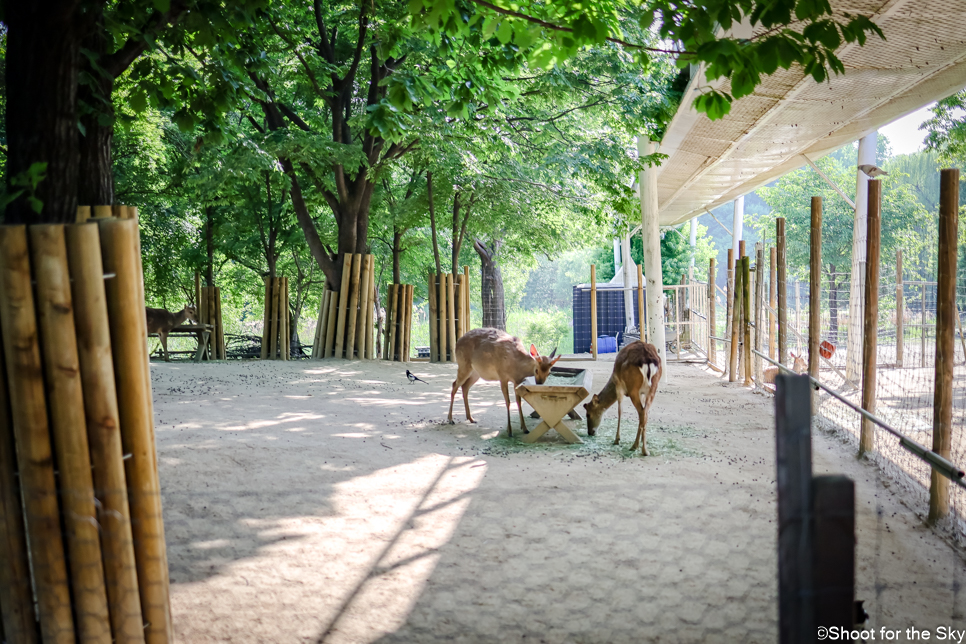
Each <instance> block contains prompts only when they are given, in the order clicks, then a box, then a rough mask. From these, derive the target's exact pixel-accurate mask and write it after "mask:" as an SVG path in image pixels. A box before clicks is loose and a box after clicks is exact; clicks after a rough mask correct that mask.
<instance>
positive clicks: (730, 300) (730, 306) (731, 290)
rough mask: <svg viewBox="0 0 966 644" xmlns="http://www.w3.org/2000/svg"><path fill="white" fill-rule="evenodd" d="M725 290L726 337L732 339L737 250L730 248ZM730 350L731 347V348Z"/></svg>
mask: <svg viewBox="0 0 966 644" xmlns="http://www.w3.org/2000/svg"><path fill="white" fill-rule="evenodd" d="M725 275H726V277H725V279H726V282H725V290H726V291H727V294H726V295H725V299H726V300H727V301H726V302H725V337H726V338H728V339H729V340H730V339H731V317H732V312H733V311H734V309H735V250H734V249H733V248H729V249H728V270H727V272H726V274H725ZM729 351H730V349H729Z"/></svg>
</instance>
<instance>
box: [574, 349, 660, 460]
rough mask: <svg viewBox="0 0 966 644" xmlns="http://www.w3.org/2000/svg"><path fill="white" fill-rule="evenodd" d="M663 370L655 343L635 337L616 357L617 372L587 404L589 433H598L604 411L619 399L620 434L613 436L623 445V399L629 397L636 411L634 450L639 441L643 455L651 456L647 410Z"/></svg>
mask: <svg viewBox="0 0 966 644" xmlns="http://www.w3.org/2000/svg"><path fill="white" fill-rule="evenodd" d="M662 373H663V367H662V366H661V357H660V356H659V355H658V353H657V349H655V348H654V345H653V344H648V343H646V342H641V341H640V340H636V341H634V342H631V343H630V344H628V345H627V346H625V347H624V348H623V349H621V350H620V353H618V354H617V357H616V358H615V359H614V371H613V373H611V376H610V380H608V381H607V384H606V385H604V388H603V389H601V390H600V393H599V394H594V396H593V397H592V398H591V399H590V402H589V403H587V404H586V405H584V410H585V411H586V412H587V434H588V435H590V436H593V435H594V434H596V433H597V427H599V426H600V419H601V417H602V416H603V415H604V412H605V411H607V409H609V408H610V406H611V405H613V404H614V403H615V402H616V403H617V436H616V437H615V438H614V445H620V442H621V400H622V399H623V398H624V396H627V397H628V398H630V399H631V403H632V404H633V405H634V408H635V409H636V410H637V436H636V437H635V438H634V445H633V446H631V451H632V452H633V451H634V450H636V449H637V445H638V443H640V445H641V454H642V455H643V456H648V453H647V436H646V432H647V412H648V410H649V409H650V408H651V403H653V402H654V395H655V394H657V383H658V382H660V380H661V374H662Z"/></svg>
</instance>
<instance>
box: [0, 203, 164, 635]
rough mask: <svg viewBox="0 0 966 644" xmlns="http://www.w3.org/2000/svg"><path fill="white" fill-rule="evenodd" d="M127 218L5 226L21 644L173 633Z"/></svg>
mask: <svg viewBox="0 0 966 644" xmlns="http://www.w3.org/2000/svg"><path fill="white" fill-rule="evenodd" d="M130 213H131V216H130V217H126V218H124V219H119V218H116V217H107V216H105V217H101V218H97V222H96V223H93V222H92V223H83V224H73V225H66V226H65V225H37V226H30V227H29V228H28V227H26V226H0V478H2V482H0V536H2V538H0V562H3V565H0V615H2V624H3V633H4V637H5V638H6V640H7V641H10V642H37V641H40V640H41V639H42V641H44V642H71V643H72V642H74V641H78V640H79V641H83V642H104V643H105V644H106V643H109V642H111V641H118V642H121V641H123V642H145V641H147V642H170V641H171V639H172V630H171V618H170V609H169V600H168V585H169V580H168V565H167V554H166V550H165V542H164V525H163V521H162V516H161V495H160V485H159V481H158V465H157V454H156V451H155V441H154V425H153V417H154V413H153V407H152V401H151V381H150V377H149V372H148V350H147V343H146V342H145V338H146V336H147V325H146V320H145V315H144V282H143V278H142V275H143V273H142V268H141V248H140V239H139V236H138V225H137V220H136V210H134V209H130ZM55 463H56V469H57V472H56V473H55ZM62 525H63V528H62V527H61V526H62Z"/></svg>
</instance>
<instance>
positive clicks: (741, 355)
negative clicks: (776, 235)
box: [735, 239, 747, 378]
mask: <svg viewBox="0 0 966 644" xmlns="http://www.w3.org/2000/svg"><path fill="white" fill-rule="evenodd" d="M745 257H747V253H746V252H745V240H744V239H739V240H738V257H736V258H735V302H738V298H742V305H740V306H739V305H738V304H735V307H736V312H737V314H736V315H735V320H736V321H737V331H736V332H737V334H738V372H737V377H738V378H741V377H742V374H743V373H744V372H745V350H744V338H745V307H744V303H743V302H744V291H743V290H742V291H741V292H740V293H739V292H738V291H739V290H740V289H742V288H743V287H742V286H738V280H739V279H741V280H742V284H744V279H745V276H744V273H742V270H743V269H742V264H741V260H742V259H744V258H745Z"/></svg>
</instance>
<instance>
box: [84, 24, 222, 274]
mask: <svg viewBox="0 0 966 644" xmlns="http://www.w3.org/2000/svg"><path fill="white" fill-rule="evenodd" d="M83 47H84V49H86V50H87V52H88V53H87V56H92V57H96V59H97V66H96V68H95V67H94V66H92V65H91V64H90V63H89V62H88V63H87V64H85V65H84V70H85V72H86V75H87V78H88V82H87V84H84V85H80V86H79V87H78V88H77V100H78V102H79V103H82V104H83V106H85V107H86V110H85V111H83V112H82V113H81V115H80V124H81V126H82V128H83V130H82V133H81V136H80V139H79V141H78V145H79V150H78V151H79V153H80V169H79V171H78V185H77V200H78V203H80V204H81V205H85V206H109V205H111V204H113V203H114V159H113V150H112V149H111V148H112V146H113V144H114V101H113V99H112V94H113V92H114V72H113V70H110V71H109V70H106V69H104V68H103V67H102V65H104V64H106V63H107V61H106V59H105V54H106V51H107V32H106V31H105V29H104V12H103V9H102V8H99V9H98V10H97V12H96V16H95V17H94V24H93V28H92V29H90V30H89V31H88V33H87V35H86V36H85V37H84V41H83ZM209 286H210V284H209Z"/></svg>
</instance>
